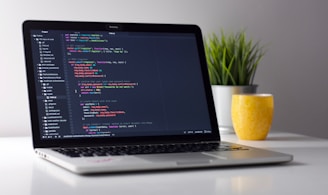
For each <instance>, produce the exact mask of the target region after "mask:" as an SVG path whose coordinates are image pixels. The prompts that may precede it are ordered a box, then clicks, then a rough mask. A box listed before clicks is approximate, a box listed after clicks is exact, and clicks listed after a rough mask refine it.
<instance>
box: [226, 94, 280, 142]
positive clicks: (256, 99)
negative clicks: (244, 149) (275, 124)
mask: <svg viewBox="0 0 328 195" xmlns="http://www.w3.org/2000/svg"><path fill="white" fill-rule="evenodd" d="M273 111H274V101H273V95H272V94H235V95H232V101H231V119H232V124H233V128H234V130H235V132H236V134H237V136H238V138H239V139H242V140H264V139H266V137H267V135H268V133H269V131H270V128H271V124H272V119H273Z"/></svg>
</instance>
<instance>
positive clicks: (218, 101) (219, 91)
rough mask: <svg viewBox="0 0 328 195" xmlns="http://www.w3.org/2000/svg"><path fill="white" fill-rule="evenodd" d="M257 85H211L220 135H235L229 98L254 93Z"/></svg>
mask: <svg viewBox="0 0 328 195" xmlns="http://www.w3.org/2000/svg"><path fill="white" fill-rule="evenodd" d="M256 89H257V85H245V86H228V85H212V92H213V98H214V104H215V110H216V117H217V120H218V125H219V129H220V133H223V134H229V133H235V131H234V129H233V125H232V120H231V98H232V95H233V94H240V93H256Z"/></svg>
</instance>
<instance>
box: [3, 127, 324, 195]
mask: <svg viewBox="0 0 328 195" xmlns="http://www.w3.org/2000/svg"><path fill="white" fill-rule="evenodd" d="M222 140H224V141H230V142H237V143H240V144H244V145H249V146H255V147H259V148H266V149H270V150H275V151H280V152H284V153H289V154H292V155H294V160H293V161H292V162H290V163H287V164H280V165H261V166H246V167H229V168H216V169H201V170H184V171H165V172H163V171H162V172H147V173H125V174H103V175H93V176H81V175H75V174H73V173H71V172H68V171H66V170H64V169H62V168H60V167H57V166H56V165H53V164H51V163H49V162H46V161H44V160H42V159H40V158H38V157H36V156H35V155H34V152H33V149H32V141H31V137H8V138H0V154H1V158H0V182H1V187H0V194H3V195H15V194H19V195H25V194H33V195H38V194H42V195H45V194H46V195H51V194H54V195H58V194H60V195H66V194H69V195H72V194H79V195H83V194H86V195H90V194H95V195H99V194H106V195H108V194H120V195H124V194H134V195H138V194H143V195H145V194H152V195H153V194H156V195H160V194H165V195H169V194H188V195H193V194H197V195H212V194H215V195H218V194H224V195H227V194H238V195H244V194H251V195H256V194H266V195H270V194H274V195H277V194H311V193H315V194H316V195H320V194H324V195H327V194H328V155H327V151H328V140H327V139H319V138H313V137H308V136H303V135H297V134H290V133H279V132H272V133H270V134H269V136H268V139H267V140H265V141H241V140H238V139H237V138H236V136H235V135H231V134H230V135H222Z"/></svg>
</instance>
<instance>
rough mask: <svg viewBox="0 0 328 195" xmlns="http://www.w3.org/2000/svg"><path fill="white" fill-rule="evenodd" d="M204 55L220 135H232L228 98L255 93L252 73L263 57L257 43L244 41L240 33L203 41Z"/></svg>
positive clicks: (222, 34)
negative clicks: (234, 95) (239, 94)
mask: <svg viewBox="0 0 328 195" xmlns="http://www.w3.org/2000/svg"><path fill="white" fill-rule="evenodd" d="M205 53H206V60H207V65H208V71H209V76H210V82H211V85H212V91H213V96H214V102H215V107H216V112H217V118H218V123H219V128H220V131H221V132H223V133H233V132H234V130H233V127H232V122H231V97H232V94H236V93H255V92H256V88H257V85H255V84H253V81H254V76H255V73H256V69H257V67H258V65H259V62H260V60H261V59H262V57H263V55H264V51H263V47H261V46H260V44H259V42H253V41H252V40H251V39H250V40H247V39H246V33H245V31H244V30H242V31H240V32H237V33H230V34H226V33H224V32H223V30H222V31H221V37H220V38H219V37H218V36H217V35H216V34H212V35H210V36H209V37H208V38H207V39H206V40H205Z"/></svg>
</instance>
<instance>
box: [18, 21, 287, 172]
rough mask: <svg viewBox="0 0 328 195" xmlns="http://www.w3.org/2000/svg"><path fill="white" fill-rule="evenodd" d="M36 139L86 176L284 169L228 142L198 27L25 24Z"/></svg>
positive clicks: (262, 153) (283, 158) (38, 146)
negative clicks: (271, 166)
mask: <svg viewBox="0 0 328 195" xmlns="http://www.w3.org/2000/svg"><path fill="white" fill-rule="evenodd" d="M23 35H24V46H25V59H26V71H27V81H28V93H29V104H30V117H31V125H32V137H33V146H34V150H35V153H36V154H37V155H38V156H40V157H41V158H43V159H45V160H48V161H50V162H52V163H54V164H56V165H58V166H61V167H63V168H65V169H67V170H69V171H71V172H74V173H78V174H93V173H105V172H108V173H114V172H125V171H146V170H166V169H187V168H189V169H190V168H202V167H222V166H237V165H238V166H239V165H251V164H267V163H283V162H289V161H291V160H292V156H291V155H288V154H282V153H277V152H273V151H267V150H262V149H257V148H250V147H247V146H241V145H238V144H234V143H227V142H224V141H221V140H220V134H219V128H218V124H217V119H216V113H215V108H214V102H213V97H212V91H211V86H210V83H209V78H208V71H207V65H206V59H205V53H204V45H203V36H202V34H201V30H200V28H199V27H198V26H196V25H186V24H146V23H111V22H109V23H106V22H69V21H31V20H29V21H25V22H24V23H23Z"/></svg>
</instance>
